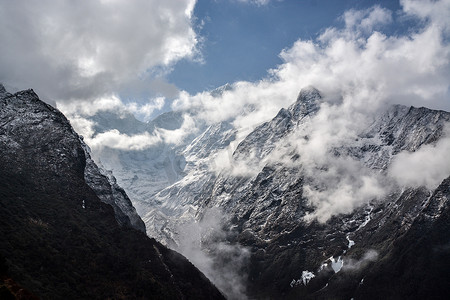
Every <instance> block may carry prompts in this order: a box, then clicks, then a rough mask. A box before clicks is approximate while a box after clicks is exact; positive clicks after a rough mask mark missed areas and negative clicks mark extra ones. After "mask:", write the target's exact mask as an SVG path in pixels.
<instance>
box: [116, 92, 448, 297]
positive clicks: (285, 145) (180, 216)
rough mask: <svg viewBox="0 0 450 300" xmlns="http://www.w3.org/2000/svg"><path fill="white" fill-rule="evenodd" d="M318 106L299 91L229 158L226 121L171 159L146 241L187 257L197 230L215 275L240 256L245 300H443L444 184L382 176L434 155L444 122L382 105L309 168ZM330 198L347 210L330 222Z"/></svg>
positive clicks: (422, 111)
mask: <svg viewBox="0 0 450 300" xmlns="http://www.w3.org/2000/svg"><path fill="white" fill-rule="evenodd" d="M321 101H322V96H321V94H320V92H319V91H317V90H316V89H314V88H307V89H304V90H302V91H301V92H300V94H299V97H298V99H297V101H296V102H295V103H293V104H292V105H291V106H290V107H289V108H287V109H282V110H280V112H279V113H278V114H277V115H276V116H275V117H274V118H273V119H272V120H270V121H268V122H266V123H264V124H261V125H260V126H258V127H257V128H255V129H254V130H253V131H252V132H251V133H250V134H249V135H248V136H246V137H245V138H244V139H243V140H241V141H239V145H238V146H237V147H236V149H232V148H231V147H230V144H232V143H233V142H236V134H237V132H236V130H235V129H234V128H233V126H231V124H230V123H229V122H221V123H217V124H213V125H211V126H209V127H207V128H205V130H204V131H203V132H202V133H201V134H200V135H199V136H198V137H197V138H195V139H193V140H192V142H190V143H189V142H187V143H186V144H185V145H181V146H180V145H179V146H178V148H174V149H173V152H170V153H172V157H178V161H182V162H183V164H178V166H179V168H180V171H178V173H177V174H178V177H179V178H178V179H176V178H175V177H174V178H175V180H174V181H172V182H169V181H168V182H167V183H166V186H164V185H158V187H157V188H156V189H155V190H153V191H152V196H151V197H150V198H146V199H145V203H146V204H145V205H146V207H145V209H144V210H143V211H147V212H146V214H145V216H144V217H143V219H144V221H145V223H146V226H147V233H148V234H149V235H153V236H155V237H156V238H157V239H158V240H160V241H161V242H163V243H165V244H166V245H171V247H174V248H179V249H181V250H182V251H186V249H185V248H183V247H184V246H185V245H183V243H184V242H183V240H184V239H185V235H186V234H185V233H186V228H189V226H188V225H189V224H192V223H195V224H198V225H199V228H197V229H198V230H200V231H202V230H203V231H202V235H201V236H200V237H198V240H197V241H196V242H201V243H202V247H203V250H204V252H205V253H207V257H209V258H211V259H212V260H213V262H214V263H213V269H214V268H216V269H215V270H216V272H217V273H223V272H224V269H223V266H224V265H226V264H232V263H233V256H239V254H236V253H237V252H245V253H246V254H245V255H244V256H245V257H244V258H245V259H240V260H239V264H238V265H237V266H235V268H234V270H233V272H234V274H235V275H236V277H239V278H242V280H243V281H245V286H246V289H247V290H246V294H247V296H248V297H249V298H256V299H259V298H273V299H279V298H280V297H283V298H293V299H298V298H299V297H301V298H302V299H303V298H306V299H309V298H311V299H350V298H355V299H358V298H359V299H379V298H380V297H382V298H389V299H438V298H444V296H445V295H448V293H449V292H450V290H449V287H448V282H449V279H450V278H449V277H450V275H449V274H450V272H448V268H449V267H450V252H449V246H448V245H449V243H450V240H449V236H448V234H447V233H448V231H449V229H450V228H449V226H450V225H449V222H450V220H449V215H448V214H449V202H448V199H449V197H450V189H449V180H450V179H449V178H448V177H447V179H445V177H443V178H442V179H443V181H442V179H441V181H440V184H439V183H438V184H436V185H435V186H429V185H427V186H426V185H423V184H414V185H412V184H411V185H408V184H402V183H401V182H400V183H399V182H396V180H395V179H394V178H393V177H392V175H391V169H392V165H393V164H394V162H395V161H396V160H397V158H398V157H400V156H402V155H407V154H408V153H414V152H417V151H421V149H425V148H426V147H429V148H430V147H431V148H432V149H434V148H437V147H439V143H442V141H443V139H445V138H448V137H447V136H446V126H448V123H449V121H450V113H448V112H444V111H436V110H430V109H427V108H415V107H406V106H402V105H392V106H389V107H387V108H385V109H381V110H379V111H378V112H377V113H376V114H375V115H374V116H373V117H372V119H368V120H367V122H366V123H364V124H362V125H361V126H360V128H359V130H358V132H357V133H356V135H355V136H354V137H353V139H350V140H346V141H344V142H341V143H338V144H336V145H332V146H331V147H330V148H329V149H326V151H325V152H326V159H325V160H322V161H320V163H317V162H314V164H312V165H311V164H307V162H308V161H307V158H308V157H309V156H313V155H312V154H311V153H308V152H305V151H306V150H304V149H308V148H302V146H305V145H308V143H309V141H310V139H311V138H313V137H312V136H311V126H312V125H311V124H314V123H313V122H314V118H315V116H316V115H317V114H318V113H319V112H320V109H321ZM433 147H434V148H433ZM431 148H430V149H431ZM230 149H231V150H230ZM224 152H225V153H226V154H227V155H228V158H229V164H230V166H229V167H227V168H224V169H223V170H222V171H219V172H218V171H217V168H216V167H217V166H216V165H214V164H215V158H216V157H217V156H218V155H219V154H220V153H224ZM166 153H169V152H167V151H166ZM313 154H314V153H313ZM121 155H123V154H121ZM122 157H125V156H124V155H123V156H122ZM130 158H131V156H127V159H130ZM126 163H127V164H128V165H130V162H129V161H128V162H126ZM149 163H150V162H147V164H149ZM443 163H445V162H443ZM110 166H111V167H112V168H113V166H114V165H110ZM140 169H141V168H140V167H139V168H138V170H139V172H140V171H141V170H140ZM161 170H162V168H161ZM350 171H352V172H350ZM114 172H115V171H114ZM129 172H131V173H128V174H125V173H121V175H118V176H119V177H121V176H123V178H122V179H120V180H126V179H127V178H130V176H131V174H132V172H133V170H132V169H130V170H129ZM118 174H120V172H119V173H118ZM404 175H405V177H408V176H409V175H410V174H404ZM446 176H450V174H446ZM341 187H344V188H347V187H348V191H347V192H348V193H350V195H352V197H353V199H352V201H351V205H349V206H348V207H344V209H342V210H341V211H338V213H329V211H331V210H332V209H333V206H332V205H334V204H336V203H338V201H341V200H340V199H339V195H341V194H338V192H341V190H340V188H341ZM353 189H354V190H355V191H353ZM135 190H136V188H135ZM329 190H331V191H334V192H335V193H334V194H331V196H332V197H331V198H334V200H333V199H331V200H330V203H329V204H330V207H328V208H327V207H326V206H324V207H319V206H318V204H317V202H314V201H312V200H311V199H312V197H313V196H316V197H322V195H323V194H324V193H326V192H327V191H329ZM141 196H142V195H141ZM341 196H342V195H341ZM344 196H345V195H344ZM328 198H330V197H328ZM336 199H337V200H336ZM333 201H334V202H333ZM342 201H343V200H342ZM211 212H213V215H214V216H213V219H215V222H213V223H211V217H210V215H211ZM202 224H203V225H202ZM202 226H203V227H202ZM211 226H212V227H211ZM193 239H194V238H193ZM218 243H222V245H227V247H228V248H227V249H235V250H236V251H235V252H233V251H231V252H230V251H223V247H217V244H218ZM233 247H234V248H233ZM190 250H191V249H190ZM186 253H187V255H189V251H186ZM191 254H192V253H191ZM240 258H242V257H240ZM192 259H193V261H195V255H192ZM229 296H230V295H229ZM230 297H236V295H234V296H233V294H231V296H230Z"/></svg>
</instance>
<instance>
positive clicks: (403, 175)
mask: <svg viewBox="0 0 450 300" xmlns="http://www.w3.org/2000/svg"><path fill="white" fill-rule="evenodd" d="M446 132H447V136H446V137H444V138H441V139H440V140H439V141H438V142H437V143H436V145H424V146H422V147H421V148H419V150H417V151H416V152H406V151H404V152H401V153H399V154H398V155H396V157H395V158H394V160H393V162H392V165H391V166H390V168H389V175H390V176H391V177H392V178H394V179H395V180H396V181H397V182H398V184H399V185H401V186H406V187H416V186H425V187H427V188H429V189H433V188H436V187H437V186H438V185H439V184H440V183H441V182H442V181H443V180H444V179H445V178H447V177H448V176H450V159H449V154H450V137H449V133H450V128H447V130H446Z"/></svg>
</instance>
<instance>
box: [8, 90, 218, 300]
mask: <svg viewBox="0 0 450 300" xmlns="http://www.w3.org/2000/svg"><path fill="white" fill-rule="evenodd" d="M0 149H1V153H2V155H1V157H0V170H1V173H0V177H1V178H0V198H1V202H0V220H1V221H0V231H1V234H2V237H3V239H2V241H1V242H0V256H1V262H2V268H1V274H0V275H1V282H0V295H1V296H2V297H12V298H14V297H19V294H17V291H16V289H17V288H16V287H17V284H18V285H20V287H22V288H25V289H27V290H28V291H30V292H31V295H36V296H37V297H39V298H44V299H46V298H85V299H105V298H120V299H136V298H146V299H148V298H152V299H223V296H222V295H221V293H220V292H219V291H218V290H217V289H216V288H215V287H214V286H213V285H212V284H211V283H210V281H209V280H208V279H207V278H206V277H205V276H204V275H203V274H201V273H200V272H199V271H198V270H197V269H196V268H195V267H194V266H193V265H192V264H191V263H189V262H188V261H187V260H186V259H185V258H184V257H183V256H181V255H180V254H178V253H176V252H174V251H172V250H169V249H167V248H166V247H164V246H163V245H161V244H160V243H158V242H157V241H155V240H154V239H151V238H149V237H147V236H146V235H145V234H144V233H143V232H144V231H145V226H144V224H143V222H142V220H141V219H140V217H139V216H138V215H137V214H136V211H135V210H134V207H133V206H132V204H131V202H130V200H129V198H128V197H127V195H126V193H125V192H124V190H123V189H121V188H120V187H119V186H118V185H117V184H116V183H115V179H114V177H113V176H112V175H111V174H109V173H108V172H106V171H104V170H101V169H99V168H98V167H97V166H96V164H95V163H94V162H93V160H92V159H91V158H90V155H89V149H88V147H87V146H86V145H85V144H84V143H83V141H82V139H80V137H79V136H78V134H76V133H75V132H74V130H73V129H72V127H71V126H70V123H69V121H68V120H67V119H66V118H65V117H64V116H63V115H62V114H61V113H60V112H59V111H58V110H56V109H54V108H53V107H51V106H49V105H47V104H45V103H44V102H42V101H41V100H39V98H38V97H37V95H36V94H35V93H34V92H33V91H32V90H26V91H21V92H18V93H15V94H9V93H7V92H6V90H5V89H4V88H3V86H2V85H0ZM11 282H16V283H17V284H11Z"/></svg>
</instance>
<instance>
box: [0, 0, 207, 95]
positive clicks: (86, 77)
mask: <svg viewBox="0 0 450 300" xmlns="http://www.w3.org/2000/svg"><path fill="white" fill-rule="evenodd" d="M195 3H196V1H195V0H165V1H158V0H133V1H124V0H117V1H103V0H92V1H81V2H76V3H75V2H73V1H70V0H62V1H58V2H57V3H55V2H54V1H50V0H43V1H24V0H19V1H2V2H0V27H1V28H2V30H1V31H0V40H1V41H2V43H1V44H0V53H1V54H2V55H1V56H0V81H3V82H5V83H10V84H12V85H15V86H18V87H20V88H22V87H23V88H28V87H33V88H34V89H35V90H37V91H38V93H39V94H40V95H41V96H44V97H43V98H47V97H48V98H50V99H53V100H59V101H61V100H68V99H85V98H95V97H98V96H103V95H104V94H105V93H110V92H112V91H117V90H118V89H120V88H121V87H123V86H125V85H128V84H132V83H133V82H136V81H145V82H146V83H147V84H148V83H149V81H150V82H151V80H152V78H154V77H155V76H156V75H157V73H158V72H161V71H164V69H165V68H167V67H170V65H171V64H173V63H174V62H176V61H178V60H180V59H181V58H193V57H194V56H195V55H196V52H197V50H196V46H197V43H198V37H197V35H196V33H195V32H194V30H193V28H192V23H191V18H192V12H193V9H194V6H195ZM161 68H162V69H161ZM157 70H159V71H157ZM155 72H156V73H155ZM156 77H157V76H156ZM149 78H150V79H149Z"/></svg>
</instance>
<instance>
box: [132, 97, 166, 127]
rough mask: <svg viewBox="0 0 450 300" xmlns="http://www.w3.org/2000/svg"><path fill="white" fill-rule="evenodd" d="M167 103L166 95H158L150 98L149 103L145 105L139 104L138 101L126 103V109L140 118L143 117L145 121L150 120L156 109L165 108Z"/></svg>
mask: <svg viewBox="0 0 450 300" xmlns="http://www.w3.org/2000/svg"><path fill="white" fill-rule="evenodd" d="M165 103H166V98H165V97H156V98H153V99H150V100H149V102H148V103H145V104H143V105H141V104H138V103H136V102H132V103H128V104H126V105H125V107H126V109H127V110H128V111H129V112H131V113H133V114H135V115H136V117H137V118H138V119H142V120H143V121H144V122H148V121H150V117H151V116H152V114H153V112H154V111H155V110H160V109H161V108H163V106H164V104H165Z"/></svg>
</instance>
